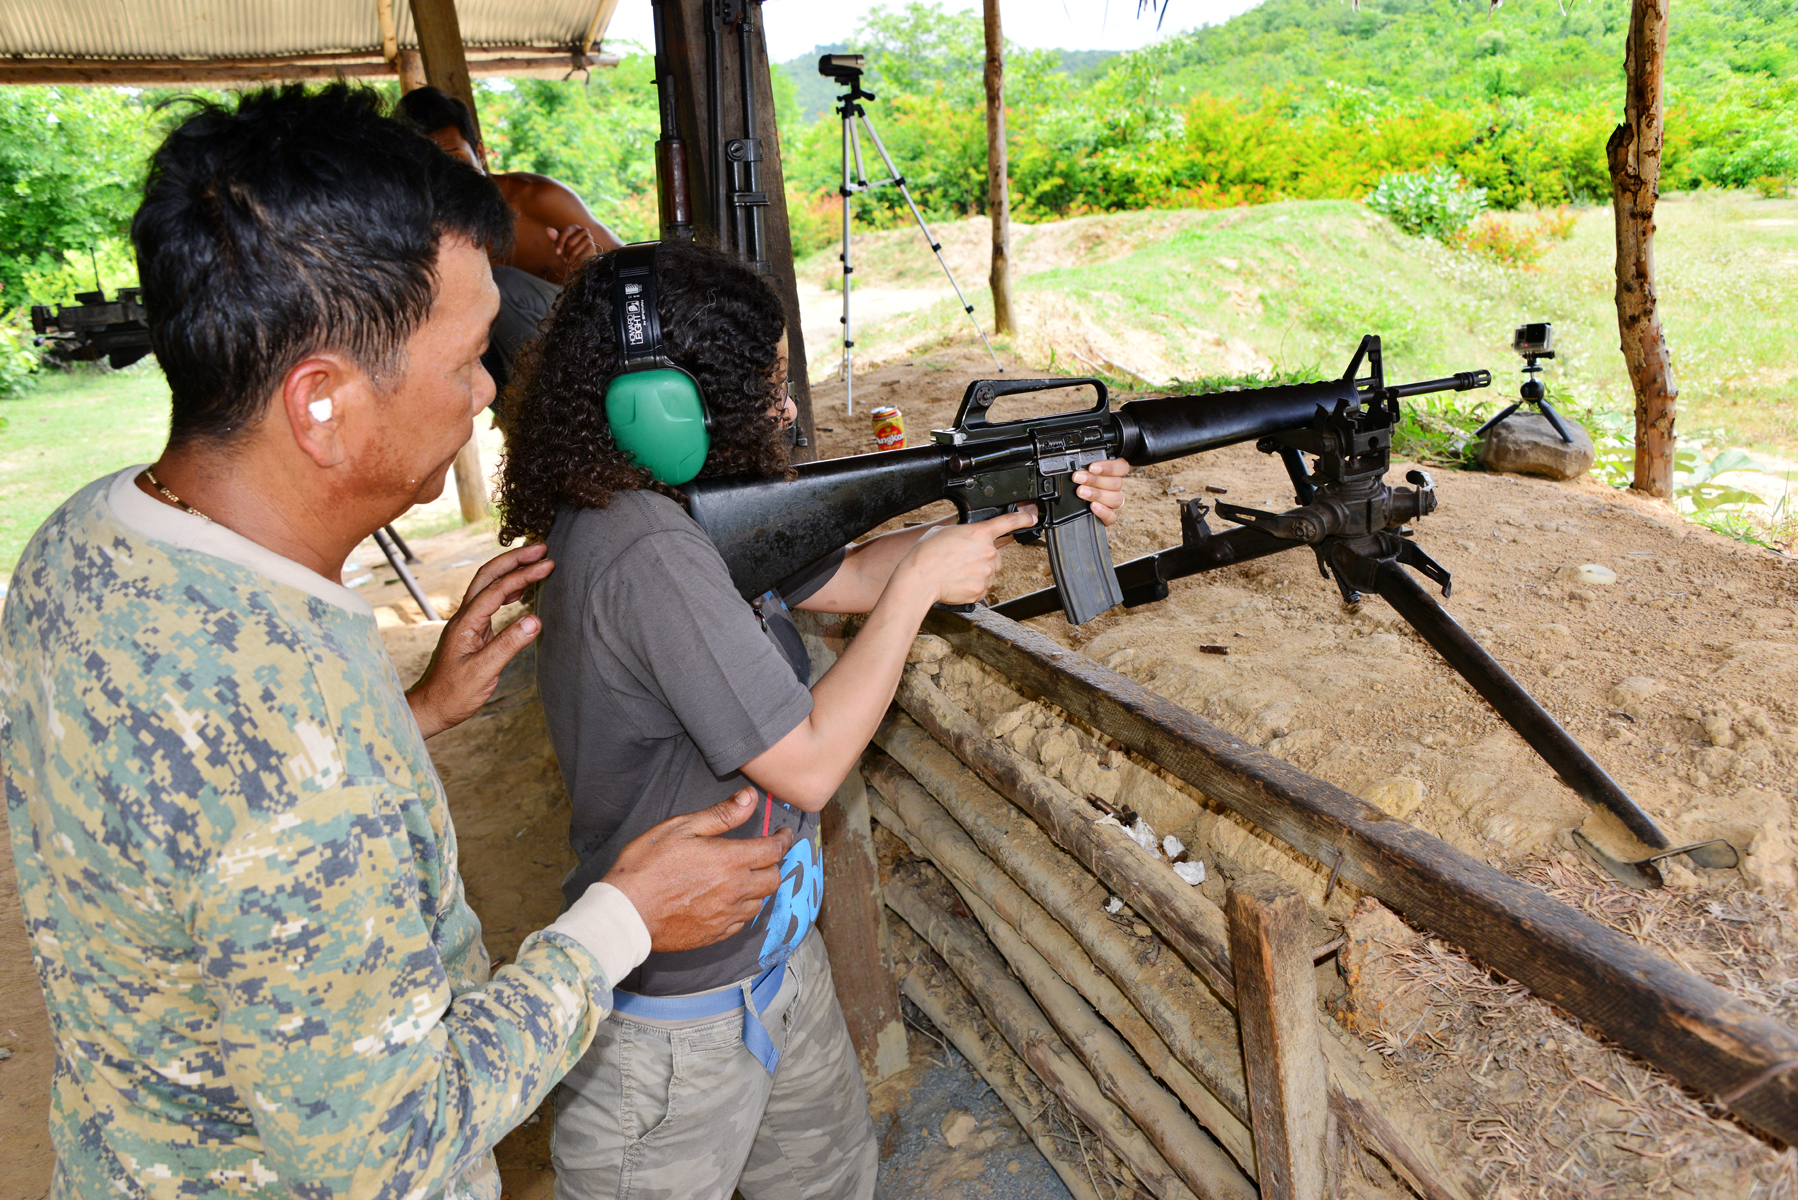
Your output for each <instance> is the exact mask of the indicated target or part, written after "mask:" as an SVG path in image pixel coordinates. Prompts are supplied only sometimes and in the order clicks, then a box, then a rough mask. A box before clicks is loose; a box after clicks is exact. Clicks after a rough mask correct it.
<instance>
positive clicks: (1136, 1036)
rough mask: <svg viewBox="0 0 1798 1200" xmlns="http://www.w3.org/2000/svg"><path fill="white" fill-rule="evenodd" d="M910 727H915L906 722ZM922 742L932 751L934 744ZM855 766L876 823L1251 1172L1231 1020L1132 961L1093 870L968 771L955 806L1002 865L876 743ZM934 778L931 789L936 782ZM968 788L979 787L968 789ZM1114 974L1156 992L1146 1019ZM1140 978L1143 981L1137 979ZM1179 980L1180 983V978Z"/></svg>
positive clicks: (1199, 993)
mask: <svg viewBox="0 0 1798 1200" xmlns="http://www.w3.org/2000/svg"><path fill="white" fill-rule="evenodd" d="M913 732H914V733H916V734H917V736H919V737H922V736H923V735H922V733H921V732H919V731H917V730H915V729H914V731H913ZM924 740H925V741H927V742H928V739H927V738H926V739H924ZM931 746H932V747H933V748H936V749H938V750H940V748H939V747H935V745H934V743H931ZM865 763H866V769H867V772H868V782H869V785H870V792H869V798H870V800H871V801H872V802H873V806H874V813H875V816H876V817H877V818H878V819H879V820H880V822H881V823H882V824H883V825H885V826H886V827H887V828H888V829H890V830H892V831H893V832H894V833H896V834H898V835H899V836H900V837H901V838H903V839H905V841H906V843H907V845H909V846H911V847H912V850H913V852H914V853H916V854H918V855H919V856H920V857H922V858H928V859H929V860H930V861H931V862H933V863H935V864H936V865H937V867H938V868H939V869H941V870H942V871H943V872H944V873H945V874H947V875H948V876H949V878H950V879H951V880H952V881H953V882H954V883H955V885H956V886H957V888H958V889H960V890H961V891H962V892H963V894H964V895H965V894H967V893H969V892H972V893H974V894H975V895H977V896H979V897H980V899H981V900H982V901H984V902H985V903H986V905H987V906H988V908H989V909H990V910H991V911H992V912H993V913H994V914H995V915H996V916H997V917H998V918H999V919H1001V920H1003V921H1005V922H1006V923H1007V924H1008V925H1010V926H1011V927H1012V928H1013V929H1015V930H1017V931H1018V933H1019V935H1020V936H1022V937H1023V938H1024V940H1025V941H1026V942H1028V943H1029V944H1030V946H1031V947H1032V948H1033V949H1035V950H1036V951H1037V953H1039V954H1041V955H1042V956H1043V958H1044V959H1046V960H1047V961H1048V962H1049V963H1050V964H1051V965H1053V966H1054V968H1055V970H1056V972H1057V974H1059V975H1060V976H1061V978H1062V979H1064V980H1067V981H1068V982H1069V983H1070V984H1071V985H1072V986H1073V987H1074V989H1075V990H1076V991H1078V992H1079V993H1080V994H1081V996H1083V997H1084V998H1085V999H1086V1001H1087V1003H1089V1004H1091V1005H1092V1006H1093V1008H1094V1009H1095V1010H1096V1011H1097V1012H1098V1013H1099V1014H1100V1015H1102V1016H1103V1017H1104V1018H1105V1019H1106V1020H1107V1021H1109V1022H1110V1023H1111V1025H1112V1027H1113V1028H1114V1029H1116V1030H1118V1032H1119V1033H1121V1034H1122V1035H1123V1036H1124V1038H1125V1040H1127V1041H1128V1042H1129V1043H1130V1046H1131V1048H1132V1049H1134V1050H1135V1051H1136V1053H1137V1054H1138V1055H1139V1056H1140V1057H1141V1058H1142V1060H1143V1062H1144V1063H1145V1064H1146V1065H1147V1066H1148V1068H1149V1070H1151V1071H1153V1072H1154V1073H1155V1075H1156V1076H1157V1077H1158V1078H1159V1079H1161V1080H1162V1082H1163V1083H1165V1084H1166V1085H1167V1086H1168V1088H1169V1089H1170V1090H1171V1091H1173V1093H1174V1094H1175V1095H1176V1096H1178V1097H1180V1099H1181V1101H1182V1102H1183V1103H1184V1104H1185V1105H1186V1107H1187V1108H1188V1109H1190V1110H1191V1111H1192V1113H1193V1115H1194V1116H1196V1117H1198V1119H1199V1120H1200V1122H1202V1123H1203V1124H1204V1126H1205V1127H1206V1128H1207V1129H1209V1130H1210V1131H1211V1132H1212V1134H1213V1136H1215V1137H1216V1138H1217V1139H1218V1141H1219V1142H1220V1143H1221V1144H1222V1145H1223V1146H1224V1148H1225V1149H1226V1150H1228V1151H1229V1152H1230V1155H1231V1156H1232V1157H1233V1158H1234V1159H1235V1160H1236V1162H1237V1163H1238V1164H1240V1165H1241V1167H1242V1169H1243V1171H1244V1172H1245V1173H1246V1174H1248V1175H1249V1176H1250V1177H1251V1178H1253V1176H1254V1172H1255V1143H1254V1138H1253V1136H1252V1135H1251V1134H1250V1133H1249V1127H1248V1092H1247V1089H1246V1088H1245V1086H1244V1084H1243V1078H1242V1064H1241V1060H1240V1056H1239V1055H1238V1054H1237V1052H1236V1027H1235V1023H1234V1021H1233V1020H1232V1019H1231V1017H1230V1014H1229V1012H1228V1011H1226V1010H1225V1009H1224V1008H1223V1006H1222V1005H1220V1004H1219V1003H1218V1002H1217V1000H1216V998H1215V997H1213V996H1212V995H1211V994H1210V992H1208V991H1207V990H1206V989H1205V987H1204V986H1203V985H1202V984H1199V983H1198V982H1197V981H1196V980H1194V979H1193V978H1192V973H1191V972H1190V971H1187V970H1185V969H1184V967H1177V968H1176V969H1177V970H1178V971H1179V974H1178V975H1176V976H1174V977H1173V978H1172V980H1171V981H1170V982H1171V986H1168V987H1157V986H1156V984H1157V981H1158V979H1159V973H1158V972H1154V971H1153V970H1152V968H1146V967H1145V965H1144V964H1143V963H1140V962H1138V961H1137V959H1136V948H1135V946H1133V945H1131V944H1130V943H1129V942H1128V941H1127V940H1126V939H1124V938H1121V937H1119V936H1117V933H1118V930H1117V928H1116V927H1115V926H1114V925H1112V923H1111V921H1110V919H1109V918H1108V917H1106V916H1105V915H1104V909H1103V908H1102V907H1101V906H1102V905H1103V903H1104V897H1105V892H1104V889H1103V888H1100V887H1097V886H1096V885H1095V884H1094V883H1093V881H1092V878H1091V876H1086V879H1085V882H1084V884H1082V883H1081V882H1079V881H1078V880H1077V879H1076V877H1075V876H1076V873H1078V874H1080V875H1084V874H1085V872H1083V871H1081V870H1080V868H1079V867H1078V866H1077V865H1075V864H1074V863H1072V862H1070V861H1069V860H1068V858H1067V856H1066V855H1064V854H1062V853H1061V852H1060V851H1059V850H1057V849H1056V848H1055V846H1054V845H1053V844H1052V843H1050V842H1049V840H1048V838H1046V837H1045V836H1043V834H1042V832H1041V831H1040V830H1038V829H1037V828H1036V827H1035V825H1034V824H1033V823H1032V822H1031V821H1030V819H1029V818H1028V817H1026V816H1024V815H1023V814H1022V813H1020V812H1018V810H1017V809H1015V808H1013V807H1012V806H1011V805H1009V804H1007V803H1005V802H1004V801H1003V800H1002V799H1001V798H999V797H998V796H995V795H993V794H992V792H991V791H990V790H989V789H987V788H986V786H985V785H984V784H981V783H980V782H979V781H978V780H973V779H969V780H967V781H966V782H967V783H969V784H971V785H972V786H968V787H965V788H963V789H962V793H961V795H960V796H958V797H957V801H956V806H957V811H959V812H961V813H963V815H964V818H965V819H967V820H968V821H969V823H970V825H971V826H972V827H974V828H976V829H978V831H979V832H980V833H981V834H983V835H985V836H984V839H983V842H984V843H991V844H995V845H996V846H997V847H999V850H1000V853H1001V854H1002V855H1003V857H1004V859H1005V862H1004V864H1003V865H1002V866H1001V865H996V864H995V861H994V859H992V858H989V857H988V856H987V854H986V853H985V852H984V850H983V849H982V845H981V844H977V843H976V841H975V840H974V839H973V838H971V837H970V835H969V833H968V831H966V830H964V829H963V828H962V826H961V825H959V824H957V823H956V821H955V819H954V818H953V817H951V816H950V815H949V814H948V813H947V812H946V811H945V810H944V808H943V806H942V805H941V804H939V803H938V802H937V800H936V798H935V797H934V796H932V795H931V794H930V793H929V792H927V791H925V790H924V788H923V786H922V785H921V784H919V783H918V781H917V780H915V779H913V778H912V777H911V776H910V775H909V774H907V773H906V771H905V769H904V768H903V767H901V766H900V765H899V764H898V763H896V762H894V761H893V760H892V759H891V758H889V757H887V756H886V755H885V754H880V753H877V752H876V753H873V754H870V755H869V756H868V758H867V759H866V760H865ZM938 782H939V786H940V784H941V782H942V781H940V780H939V781H938ZM976 789H978V790H979V791H984V792H986V793H987V795H986V796H985V797H981V796H979V795H976V794H973V793H974V792H975V790H976ZM982 809H985V810H987V811H981V810H982ZM1058 868H1065V869H1058ZM1008 872H1009V873H1010V874H1008ZM1011 874H1019V875H1025V876H1029V877H1030V878H1031V880H1032V883H1031V891H1032V893H1045V894H1046V895H1047V898H1048V901H1049V903H1050V904H1051V905H1052V908H1050V909H1045V908H1044V906H1043V905H1042V904H1039V903H1038V902H1037V901H1036V900H1035V899H1032V897H1031V895H1027V894H1026V893H1025V890H1024V889H1023V888H1021V887H1019V885H1018V884H1017V883H1015V882H1013V880H1012V878H1011ZM1063 922H1066V924H1065V925H1064V924H1063ZM1078 924H1085V925H1087V926H1088V927H1089V928H1088V930H1087V934H1088V939H1087V940H1090V941H1094V942H1097V943H1098V944H1099V945H1101V946H1102V947H1103V957H1104V959H1105V967H1106V969H1105V970H1101V969H1100V968H1099V967H1098V966H1096V965H1095V964H1094V961H1093V959H1092V958H1091V957H1089V956H1088V954H1087V952H1086V951H1085V949H1083V948H1082V945H1081V942H1080V941H1079V940H1076V939H1075V937H1074V935H1073V934H1072V933H1070V932H1068V929H1069V927H1071V926H1074V925H1078ZM1170 957H1171V956H1170ZM1170 965H1172V964H1170ZM1107 972H1109V974H1108V973H1107ZM1113 974H1115V975H1117V976H1119V977H1122V978H1125V979H1131V980H1139V979H1140V980H1142V982H1143V985H1144V986H1143V990H1144V992H1145V994H1148V995H1152V996H1153V997H1154V998H1155V1001H1154V1003H1153V1005H1152V1006H1151V1007H1152V1009H1153V1010H1154V1015H1153V1016H1145V1015H1144V1013H1143V1012H1141V1011H1139V1009H1138V1006H1137V1005H1136V1004H1135V1003H1133V1002H1132V1001H1131V999H1130V998H1129V997H1127V996H1126V995H1125V994H1124V991H1123V990H1121V989H1120V988H1119V986H1118V984H1117V983H1115V982H1113V980H1112V978H1111V975H1113ZM1145 975H1147V976H1148V978H1146V979H1144V978H1143V977H1144V976H1145ZM1182 976H1183V977H1184V979H1183V980H1182V978H1181V977H1182ZM1182 982H1184V984H1185V986H1180V985H1181V983H1182ZM1170 1038H1172V1039H1177V1040H1179V1041H1180V1042H1182V1043H1183V1044H1184V1046H1185V1047H1186V1049H1185V1053H1183V1054H1177V1053H1175V1051H1174V1050H1172V1049H1170V1048H1169V1041H1168V1039H1170ZM1188 1061H1190V1062H1193V1063H1195V1064H1197V1065H1198V1067H1199V1068H1200V1069H1201V1070H1202V1071H1203V1073H1204V1077H1203V1078H1202V1077H1201V1075H1199V1074H1195V1072H1194V1069H1193V1068H1191V1067H1188V1066H1187V1065H1186V1064H1187V1062H1188Z"/></svg>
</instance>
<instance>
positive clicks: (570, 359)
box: [498, 242, 787, 543]
mask: <svg viewBox="0 0 1798 1200" xmlns="http://www.w3.org/2000/svg"><path fill="white" fill-rule="evenodd" d="M616 258H617V256H616V255H615V254H606V255H601V256H598V257H595V258H592V259H590V260H588V261H587V262H586V263H585V264H584V265H582V267H581V268H580V269H579V270H578V271H576V272H575V273H574V276H573V277H572V278H571V279H569V281H568V284H567V286H566V287H564V288H563V289H562V295H561V296H560V298H558V299H557V301H556V306H555V311H554V312H553V313H552V314H551V316H550V320H549V327H548V328H547V329H546V330H545V331H544V332H543V334H542V336H541V337H539V338H538V340H537V342H536V344H535V346H534V347H532V348H531V349H530V350H528V351H527V352H526V353H525V355H524V356H523V357H522V359H521V361H520V364H519V371H518V375H517V377H516V379H515V380H514V381H513V383H512V384H511V385H510V386H509V387H508V388H507V391H506V396H505V412H506V414H507V425H506V452H505V455H504V457H503V459H502V460H501V466H500V480H499V497H498V501H499V509H500V517H501V520H500V531H499V537H500V541H501V542H502V543H509V542H511V541H512V540H513V539H515V538H520V537H524V538H544V537H547V536H549V528H550V526H551V525H552V524H553V523H554V522H555V518H556V511H557V510H558V509H560V508H564V507H569V508H604V507H605V506H606V505H607V504H608V503H609V502H610V501H611V499H612V493H614V492H623V491H631V490H635V489H640V488H653V489H654V490H656V491H658V492H661V493H663V494H664V495H667V496H671V497H673V498H674V499H675V500H678V501H681V502H682V503H685V499H686V498H685V497H684V496H682V495H681V493H680V492H679V491H678V490H676V489H674V488H671V487H667V486H665V485H663V484H659V483H656V482H655V481H653V480H652V479H651V478H650V477H649V473H648V472H647V471H645V470H643V469H642V468H641V467H638V466H637V465H636V464H635V463H634V462H633V461H632V460H631V459H630V457H629V456H627V455H626V454H625V453H624V452H623V451H621V450H620V449H619V448H618V445H617V443H616V442H614V441H613V440H612V430H611V427H610V426H609V425H608V424H607V423H606V413H605V394H606V385H607V384H609V383H611V381H612V380H613V379H614V378H615V377H616V376H617V375H618V368H619V365H620V360H619V354H618V340H617V336H616V334H615V333H614V331H613V328H612V299H611V297H612V278H613V274H614V266H615V264H616ZM655 273H656V310H657V312H658V313H659V314H660V315H661V318H662V344H663V352H664V353H665V354H666V355H667V356H668V358H669V360H670V361H672V362H673V363H674V364H675V365H676V366H678V367H680V368H681V369H682V370H684V371H686V372H687V373H688V374H689V375H691V376H693V378H694V379H695V380H697V381H698V383H699V386H700V389H701V391H703V392H704V393H705V399H706V407H707V408H708V409H709V410H710V412H711V415H712V449H711V453H710V454H708V455H707V456H706V460H705V466H704V467H703V468H702V469H701V470H700V472H699V478H701V479H707V478H712V477H714V476H732V475H752V476H759V477H763V478H766V477H768V476H772V475H779V474H782V473H784V472H785V471H786V470H787V450H786V442H785V439H784V437H783V436H782V430H781V425H780V422H779V420H778V418H777V417H776V415H775V413H776V405H778V404H780V402H781V400H782V398H783V395H784V393H783V390H782V385H783V382H784V381H783V380H780V379H777V378H776V368H777V364H778V362H779V358H780V354H779V346H780V335H781V333H782V331H783V330H784V329H785V328H786V320H785V317H784V316H783V315H782V312H781V305H780V297H779V296H778V295H776V294H775V291H774V289H773V287H772V286H770V285H769V283H768V281H767V280H766V279H764V278H763V277H762V276H760V275H757V274H756V273H755V272H754V271H751V270H750V269H749V268H748V267H746V266H744V265H743V263H742V261H741V260H740V259H737V258H735V257H733V256H731V255H729V254H726V253H724V252H723V251H720V250H715V249H712V248H710V247H706V246H701V245H696V244H694V243H692V242H662V243H660V244H659V245H658V246H657V247H656V251H655Z"/></svg>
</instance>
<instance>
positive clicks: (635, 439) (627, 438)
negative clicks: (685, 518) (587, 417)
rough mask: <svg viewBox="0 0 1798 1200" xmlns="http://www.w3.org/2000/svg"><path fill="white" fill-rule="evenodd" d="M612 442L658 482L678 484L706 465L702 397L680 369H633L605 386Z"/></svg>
mask: <svg viewBox="0 0 1798 1200" xmlns="http://www.w3.org/2000/svg"><path fill="white" fill-rule="evenodd" d="M606 420H607V421H608V422H609V423H610V424H611V426H612V440H613V441H614V442H616V443H618V448H619V449H620V450H622V451H624V452H625V453H626V454H628V455H630V456H631V457H632V458H634V459H636V460H637V465H638V466H640V467H642V468H643V469H644V470H646V471H648V472H649V474H650V476H651V477H652V478H654V479H655V480H656V481H657V482H658V483H665V484H668V485H669V486H670V487H679V486H680V485H681V484H683V483H686V482H687V481H688V480H690V479H692V478H693V477H694V476H695V475H697V474H699V469H700V468H701V467H703V466H705V456H706V454H707V453H708V452H709V451H710V450H711V448H712V434H711V431H710V430H709V429H707V428H706V409H705V400H704V399H703V398H702V397H701V396H700V394H699V385H698V384H696V383H694V382H693V377H692V376H690V375H688V374H687V373H686V372H685V371H678V370H675V369H673V368H667V367H664V368H660V369H656V370H637V371H630V372H627V373H626V374H623V375H620V376H619V377H618V378H616V379H614V380H613V381H612V384H611V386H610V387H608V388H606Z"/></svg>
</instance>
